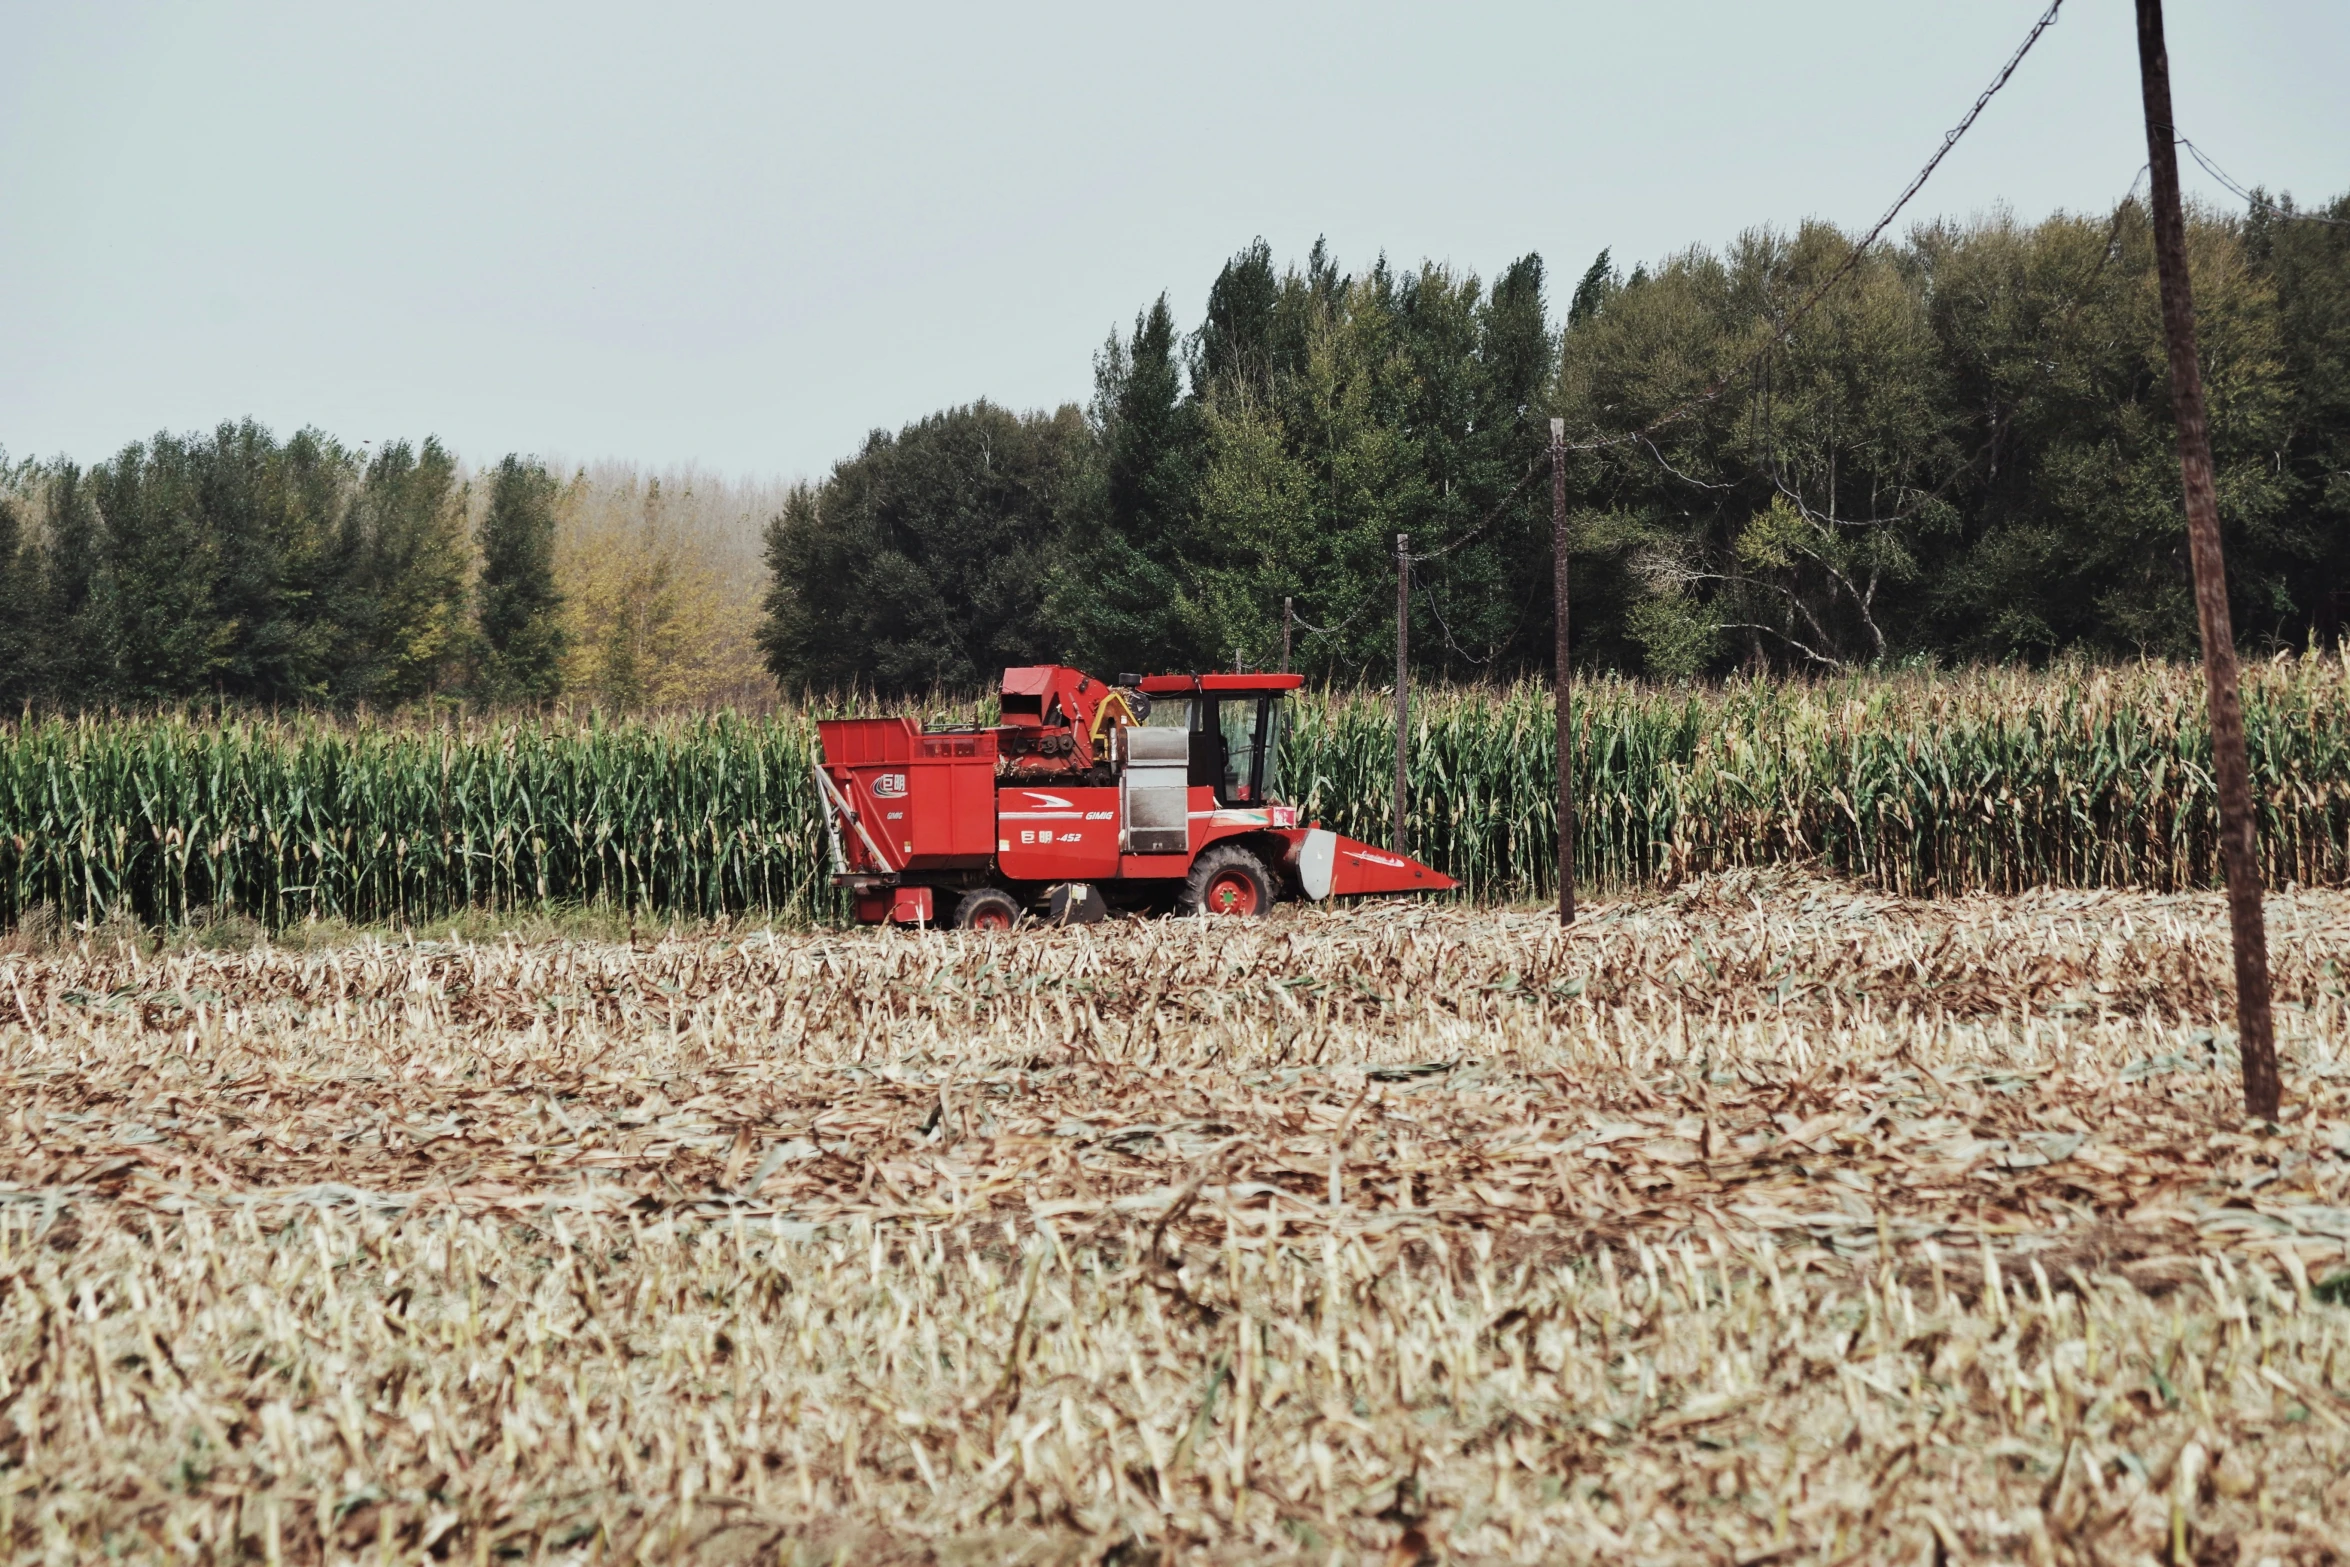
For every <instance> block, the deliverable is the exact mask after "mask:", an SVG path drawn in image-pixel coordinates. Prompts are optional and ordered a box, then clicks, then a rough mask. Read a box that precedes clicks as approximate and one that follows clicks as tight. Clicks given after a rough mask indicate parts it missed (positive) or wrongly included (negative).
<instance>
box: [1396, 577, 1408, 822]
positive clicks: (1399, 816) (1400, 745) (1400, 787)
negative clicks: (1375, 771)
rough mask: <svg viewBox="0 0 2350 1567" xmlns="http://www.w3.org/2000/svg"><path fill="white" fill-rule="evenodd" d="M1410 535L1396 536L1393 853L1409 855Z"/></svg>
mask: <svg viewBox="0 0 2350 1567" xmlns="http://www.w3.org/2000/svg"><path fill="white" fill-rule="evenodd" d="M1411 551H1412V536H1411V535H1410V534H1408V533H1399V534H1397V535H1396V536H1395V852H1396V853H1398V854H1409V853H1411V852H1412V846H1411V842H1410V840H1409V839H1407V838H1406V837H1405V836H1404V818H1405V816H1406V815H1408V814H1409V813H1410V810H1411V799H1412V796H1411V774H1410V768H1409V764H1410V762H1411V756H1412V696H1411V690H1412V685H1411V682H1412V662H1411V660H1412V553H1411Z"/></svg>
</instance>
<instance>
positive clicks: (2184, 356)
mask: <svg viewBox="0 0 2350 1567" xmlns="http://www.w3.org/2000/svg"><path fill="white" fill-rule="evenodd" d="M2138 74H2139V79H2140V82H2141V84H2142V86H2143V88H2144V91H2145V98H2146V153H2147V160H2148V162H2150V163H2151V164H2152V165H2153V173H2154V256H2155V263H2156V266H2157V268H2158V269H2159V271H2160V272H2161V276H2162V326H2163V333H2164V335H2165V336H2166V337H2167V338H2168V339H2169V340H2170V397H2171V413H2172V417H2173V418H2174V419H2175V420H2176V422H2177V424H2178V429H2179V477H2180V480H2181V482H2182V485H2183V487H2184V488H2185V490H2186V499H2187V542H2188V546H2189V549H2190V551H2191V552H2192V554H2193V556H2194V562H2195V615H2196V618H2197V619H2198V620H2199V621H2200V622H2201V623H2202V628H2203V686H2204V694H2205V699H2206V701H2207V702H2208V704H2209V706H2210V709H2211V761H2212V772H2213V774H2214V775H2215V776H2216V777H2217V779H2218V782H2219V839H2220V858H2221V861H2222V863H2223V864H2224V865H2225V866H2226V868H2227V875H2228V919H2229V923H2230V924H2231V925H2232V926H2233V928H2234V931H2233V933H2234V936H2235V949H2236V1040H2237V1045H2238V1048H2239V1049H2240V1051H2241V1053H2242V1056H2243V1062H2244V1111H2245V1113H2246V1114H2247V1115H2250V1116H2251V1117H2252V1118H2253V1119H2255V1120H2261V1121H2273V1120H2275V1119H2276V1118H2277V1111H2278V1108H2279V1106H2280V1104H2281V1102H2282V1100H2283V1097H2284V1086H2283V1084H2282V1082H2281V1081H2280V1080H2279V1078H2278V1076H2277V1043H2276V1034H2275V1030H2274V1027H2273V1025H2272V1023H2271V1021H2270V1018H2269V994H2268V933H2267V930H2266V928H2265V927H2264V925H2263V922H2262V919H2261V911H2260V847H2259V842H2258V840H2257V838H2256V837H2255V832H2256V828H2255V825H2254V822H2253V818H2252V770H2251V768H2250V766H2249V765H2248V764H2247V763H2246V761H2245V757H2244V702H2243V695H2242V693H2241V691H2240V690H2239V689H2238V683H2237V678H2236V638H2235V628H2234V626H2233V625H2232V624H2231V623H2230V619H2229V615H2228V579H2227V571H2226V569H2225V567H2224V565H2223V564H2222V562H2221V560H2220V540H2219V497H2218V494H2217V492H2216V491H2215V490H2214V489H2213V488H2212V481H2211V431H2210V427H2209V425H2208V424H2207V423H2206V421H2205V417H2204V409H2203V371H2202V368H2201V366H2200V365H2199V364H2198V363H2197V360H2196V357H2195V295H2194V291H2193V289H2192V288H2191V287H2190V286H2189V283H2188V278H2187V225H2186V220H2185V219H2184V218H2183V217H2182V216H2181V214H2180V211H2179V149H2178V130H2177V122H2176V121H2175V120H2173V119H2172V118H2171V103H2170V53H2169V51H2168V50H2167V49H2166V48H2165V47H2164V46H2163V41H2162V0H2138Z"/></svg>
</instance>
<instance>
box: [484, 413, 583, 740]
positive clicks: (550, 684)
mask: <svg viewBox="0 0 2350 1567" xmlns="http://www.w3.org/2000/svg"><path fill="white" fill-rule="evenodd" d="M555 494H556V485H555V480H554V478H553V477H552V476H551V475H549V474H548V472H547V470H546V465H545V464H543V463H541V462H539V461H538V459H536V458H525V457H517V456H515V455H513V454H511V453H509V454H508V455H507V456H506V457H505V458H504V460H502V461H501V462H500V463H499V464H498V471H497V474H496V476H495V477H494V478H493V479H492V480H491V481H490V504H489V510H488V512H487V513H486V514H485V515H484V516H483V518H482V523H481V580H480V582H479V584H478V585H477V587H476V590H475V593H474V666H473V695H474V697H475V699H476V700H477V701H482V702H487V703H490V704H492V705H497V706H542V705H544V704H546V703H548V702H551V701H553V700H554V699H555V696H556V694H557V693H558V692H559V691H560V690H561V689H562V686H563V654H564V649H565V644H566V638H565V635H564V629H563V619H562V613H563V596H562V594H561V593H559V592H558V591H557V590H556V587H555Z"/></svg>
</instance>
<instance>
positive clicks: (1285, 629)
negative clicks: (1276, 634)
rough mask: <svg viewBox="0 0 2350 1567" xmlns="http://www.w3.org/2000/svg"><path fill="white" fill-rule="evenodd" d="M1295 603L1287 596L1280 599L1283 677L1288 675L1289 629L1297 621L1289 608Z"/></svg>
mask: <svg viewBox="0 0 2350 1567" xmlns="http://www.w3.org/2000/svg"><path fill="white" fill-rule="evenodd" d="M1296 602H1297V600H1295V599H1293V598H1291V597H1289V596H1288V595H1287V594H1284V595H1283V596H1282V599H1281V672H1282V673H1283V674H1285V675H1286V674H1288V673H1289V628H1290V626H1291V624H1292V623H1293V622H1295V621H1296V619H1297V613H1296V611H1295V610H1294V609H1292V608H1291V606H1292V605H1294V604H1295V603H1296Z"/></svg>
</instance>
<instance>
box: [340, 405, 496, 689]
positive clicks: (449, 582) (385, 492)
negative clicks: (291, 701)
mask: <svg viewBox="0 0 2350 1567" xmlns="http://www.w3.org/2000/svg"><path fill="white" fill-rule="evenodd" d="M339 556H340V560H339V571H338V577H339V581H338V583H337V591H338V599H339V604H340V611H339V613H338V616H337V622H338V625H339V627H340V631H341V639H342V640H341V646H340V648H339V650H338V652H339V656H338V668H337V670H336V678H335V688H336V695H337V696H338V697H339V698H340V699H341V700H342V701H344V702H346V703H350V702H376V703H383V704H387V705H397V704H399V703H402V702H410V701H414V700H416V699H417V698H419V697H423V696H428V695H430V694H431V693H432V692H434V691H436V690H438V689H440V688H441V687H442V685H443V684H444V683H446V682H447V680H448V679H449V678H450V676H451V675H452V674H453V672H454V670H455V667H456V665H457V663H458V661H459V660H460V659H461V658H462V657H463V656H464V652H465V634H466V614H465V610H466V605H465V573H466V568H467V565H468V559H467V547H466V539H465V487H464V486H463V485H462V484H461V483H460V482H459V480H458V478H457V461H456V459H455V458H454V457H452V456H451V455H450V454H449V452H448V450H447V449H446V448H445V447H443V446H442V445H441V443H440V442H439V441H438V440H435V439H432V438H430V437H428V438H426V440H425V442H424V444H423V447H422V448H421V449H419V448H417V447H414V446H411V445H410V444H409V443H408V442H406V441H389V442H386V443H385V445H384V447H383V449H382V450H381V451H380V452H378V453H376V455H375V457H374V459H373V460H372V461H370V462H369V463H368V465H367V472H366V474H365V476H364V477H363V478H362V479H361V480H360V481H359V483H358V485H357V487H356V488H355V490H354V491H353V493H352V495H351V498H350V501H349V504H348V505H347V506H346V507H345V508H344V511H343V519H342V527H341V537H340V541H339Z"/></svg>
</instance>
